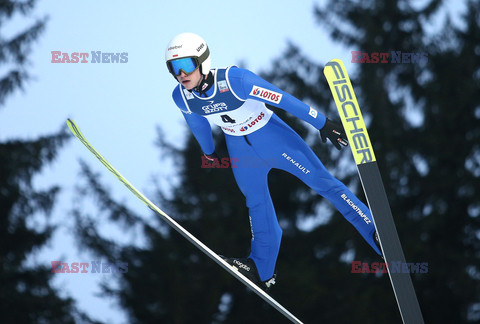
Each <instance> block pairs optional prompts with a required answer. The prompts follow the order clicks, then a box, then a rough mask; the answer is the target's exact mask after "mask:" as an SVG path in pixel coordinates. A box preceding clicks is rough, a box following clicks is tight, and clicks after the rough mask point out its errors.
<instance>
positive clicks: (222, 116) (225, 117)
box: [220, 115, 235, 124]
mask: <svg viewBox="0 0 480 324" xmlns="http://www.w3.org/2000/svg"><path fill="white" fill-rule="evenodd" d="M220 117H221V118H222V121H223V122H224V123H232V124H235V119H232V118H231V117H230V116H228V115H221V116H220Z"/></svg>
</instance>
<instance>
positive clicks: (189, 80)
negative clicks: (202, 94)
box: [177, 69, 203, 90]
mask: <svg viewBox="0 0 480 324" xmlns="http://www.w3.org/2000/svg"><path fill="white" fill-rule="evenodd" d="M202 78H203V75H202V74H201V73H200V69H196V70H195V71H193V72H192V73H190V74H189V75H186V74H185V73H184V72H183V71H181V72H180V75H178V76H177V81H178V82H179V83H180V84H181V85H183V86H184V87H185V89H188V90H192V89H193V88H195V87H196V86H197V85H199V84H200V81H202Z"/></svg>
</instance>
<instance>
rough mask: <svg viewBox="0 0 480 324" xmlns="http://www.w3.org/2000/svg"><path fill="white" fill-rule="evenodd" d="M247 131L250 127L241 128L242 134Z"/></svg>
mask: <svg viewBox="0 0 480 324" xmlns="http://www.w3.org/2000/svg"><path fill="white" fill-rule="evenodd" d="M247 129H248V126H243V127H242V128H240V131H241V132H244V131H246V130H247Z"/></svg>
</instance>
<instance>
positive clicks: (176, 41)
mask: <svg viewBox="0 0 480 324" xmlns="http://www.w3.org/2000/svg"><path fill="white" fill-rule="evenodd" d="M181 58H192V59H193V61H194V64H195V68H196V67H198V66H200V73H202V74H204V75H207V74H208V73H209V71H210V66H211V61H210V51H209V49H208V46H207V43H206V42H205V41H204V40H203V38H201V37H200V36H198V35H196V34H193V33H183V34H179V35H177V36H175V37H174V38H173V39H172V40H171V41H170V43H168V45H167V49H166V50H165V61H166V63H167V67H168V71H169V72H170V73H171V74H172V75H173V76H174V77H175V75H179V74H180V70H179V69H178V68H175V69H174V67H173V66H172V64H170V61H173V60H178V59H181ZM180 68H181V67H180ZM184 72H185V73H186V74H189V73H191V72H193V71H190V72H188V71H184Z"/></svg>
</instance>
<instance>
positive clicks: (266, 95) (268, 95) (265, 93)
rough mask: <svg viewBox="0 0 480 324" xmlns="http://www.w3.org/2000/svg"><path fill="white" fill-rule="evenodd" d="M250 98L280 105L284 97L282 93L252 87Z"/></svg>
mask: <svg viewBox="0 0 480 324" xmlns="http://www.w3.org/2000/svg"><path fill="white" fill-rule="evenodd" d="M250 96H253V97H257V98H260V99H263V100H266V101H270V102H273V103H276V104H278V103H280V101H282V96H283V95H282V94H281V93H278V92H275V91H272V90H268V89H265V88H261V87H259V86H256V85H254V86H253V87H252V91H250Z"/></svg>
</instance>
